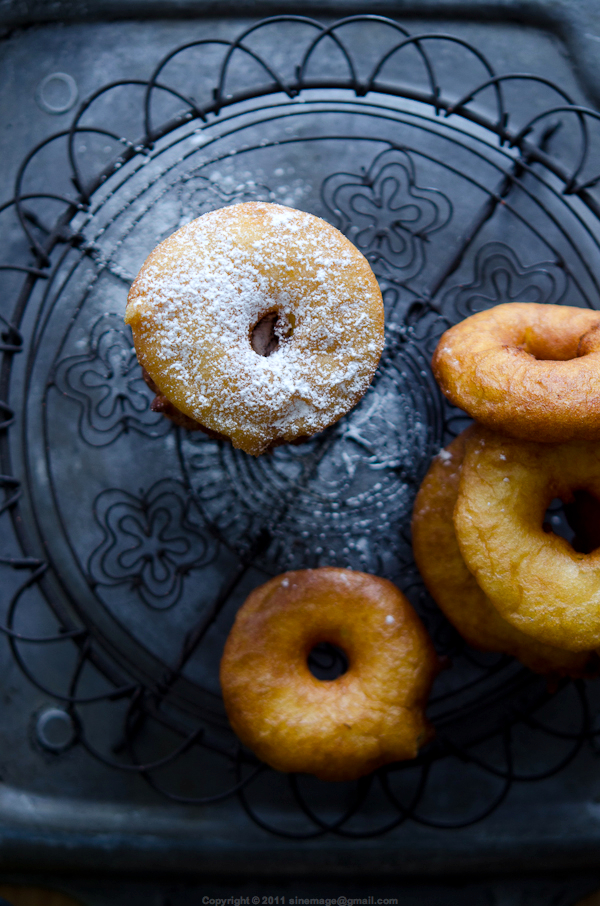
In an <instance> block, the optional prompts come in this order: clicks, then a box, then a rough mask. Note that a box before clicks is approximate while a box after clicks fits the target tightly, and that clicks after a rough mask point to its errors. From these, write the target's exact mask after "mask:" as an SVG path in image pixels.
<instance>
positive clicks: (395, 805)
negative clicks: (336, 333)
mask: <svg viewBox="0 0 600 906" xmlns="http://www.w3.org/2000/svg"><path fill="white" fill-rule="evenodd" d="M143 7H144V8H143V11H142V7H141V5H139V4H136V3H129V4H123V5H120V6H119V7H118V9H117V7H115V6H114V5H113V4H110V3H98V4H97V5H95V6H94V7H92V8H90V7H86V9H85V10H84V9H83V7H81V6H78V5H77V4H66V3H65V4H62V5H60V7H54V6H53V8H52V12H50V11H49V10H48V9H47V8H46V6H45V5H44V4H33V3H32V4H29V6H27V7H25V8H24V7H22V6H21V5H19V6H17V5H14V4H10V3H4V4H0V24H1V25H3V26H4V28H5V30H6V31H5V37H4V54H3V56H2V59H1V60H0V79H1V80H2V83H3V85H4V91H3V93H2V98H1V99H0V103H2V105H3V112H2V118H1V122H2V124H3V125H2V127H1V133H0V134H1V135H2V154H3V161H4V167H3V174H2V185H3V190H2V196H1V199H2V201H6V202H7V204H6V206H5V207H4V208H3V209H2V211H1V212H0V213H1V214H2V218H3V220H2V223H3V255H2V258H1V260H0V265H1V266H2V270H0V278H1V281H2V295H1V297H0V306H1V308H0V316H1V317H2V319H3V333H2V344H3V345H2V349H3V356H4V360H3V366H2V372H1V377H0V410H1V415H2V419H1V424H0V455H1V456H2V466H1V472H2V475H1V476H0V487H1V488H2V489H3V492H4V502H3V504H2V505H1V506H0V558H1V559H0V570H1V576H2V579H1V582H2V585H1V588H2V596H1V597H2V602H1V606H2V620H1V622H2V627H3V630H2V631H3V634H4V636H5V640H4V642H3V644H4V654H3V657H2V660H1V669H2V688H3V690H4V693H3V694H4V697H3V720H2V722H1V726H0V739H1V741H2V745H1V749H2V752H3V754H2V759H1V762H2V783H1V784H0V820H1V824H2V831H1V834H2V837H1V839H2V846H1V848H0V865H2V867H3V868H4V869H6V870H11V871H16V870H17V869H29V868H32V867H35V868H36V869H44V868H45V869H52V870H67V869H72V868H75V867H76V868H77V869H79V870H93V869H94V867H95V866H96V865H97V863H98V859H99V858H101V859H107V858H108V857H109V856H110V863H111V867H112V868H113V869H115V870H121V871H134V872H136V871H137V872H139V871H144V872H147V871H150V872H152V871H157V870H160V871H163V872H175V871H177V872H181V871H189V872H193V871H199V870H200V871H205V872H207V873H213V874H214V873H218V872H222V873H223V872H226V873H227V874H229V875H235V874H239V875H244V874H246V875H247V874H248V873H250V872H253V873H255V874H269V875H270V876H272V877H281V878H285V877H292V876H294V875H298V874H301V873H302V872H304V871H307V870H308V869H310V870H311V871H313V872H315V871H316V872H318V871H320V872H322V873H327V874H329V875H330V876H332V875H336V874H339V875H340V876H341V875H344V876H345V877H346V878H347V877H352V876H354V877H359V876H365V875H367V874H374V875H375V874H376V875H377V876H378V877H379V878H380V879H382V878H386V877H390V878H391V877H397V876H398V875H399V874H404V875H410V874H418V873H425V872H426V873H438V874H442V873H446V874H450V873H453V872H454V873H455V872H465V871H470V872H476V871H481V870H486V871H495V870H500V869H502V870H506V869H511V870H524V869H527V870H530V871H531V870H535V869H541V868H547V867H552V868H553V869H560V868H570V869H574V868H580V869H584V868H586V869H592V868H594V867H595V860H596V853H597V848H598V842H599V839H600V824H599V818H600V812H599V810H598V805H597V803H596V797H597V796H598V794H599V792H600V790H599V781H598V779H597V775H598V771H597V752H596V734H597V732H598V730H599V729H600V728H598V727H597V725H596V723H595V720H596V717H595V715H596V710H595V709H596V706H597V703H596V698H597V691H596V688H595V684H594V683H583V682H577V683H563V684H559V686H558V687H557V688H553V689H550V690H549V689H548V687H547V684H546V682H545V681H544V680H542V679H540V678H539V677H535V676H533V675H532V674H530V673H528V671H526V670H525V669H524V668H522V667H521V666H520V665H519V664H517V663H516V662H514V661H512V660H510V659H509V658H505V657H501V656H492V655H482V654H481V653H478V652H475V651H472V650H470V649H468V647H467V646H466V645H465V644H464V642H463V641H462V640H461V639H460V638H459V637H458V636H457V634H456V633H455V632H454V630H453V629H452V628H451V627H450V626H449V625H448V624H447V623H446V621H445V620H444V618H443V617H442V615H441V614H440V613H439V611H438V610H437V608H436V607H435V605H434V604H433V602H432V601H431V600H430V599H429V598H428V596H427V594H426V592H425V590H424V588H423V586H422V583H421V580H420V577H419V575H418V572H417V571H416V568H415V566H414V563H413V561H412V553H411V546H410V535H409V525H410V512H411V508H412V502H413V500H414V495H415V493H416V490H417V488H418V486H419V483H420V481H421V479H422V477H423V475H424V474H425V471H426V469H427V467H428V464H429V462H430V460H431V457H432V456H433V455H435V454H436V453H437V451H438V450H439V449H440V447H441V446H442V445H444V444H445V443H446V442H448V440H449V439H450V438H451V437H452V436H454V435H455V434H456V433H457V432H458V431H459V430H460V429H461V427H462V426H463V425H464V424H465V423H466V421H465V418H464V416H463V415H462V414H461V413H460V412H459V411H458V410H454V409H451V408H450V407H449V406H448V405H447V404H446V403H445V401H444V400H443V398H442V396H441V394H440V392H439V390H438V388H437V387H436V384H435V382H434V380H433V378H432V375H431V372H430V368H429V360H430V356H431V352H432V349H433V348H434V347H435V343H436V341H437V338H438V337H439V335H440V333H441V331H442V330H444V329H445V327H446V326H448V324H450V323H453V322H454V321H456V320H458V319H460V318H462V317H465V316H466V315H467V314H469V313H471V312H472V311H475V310H478V309H480V308H482V307H487V306H489V305H492V304H495V303H496V302H498V301H501V300H504V299H505V298H510V299H519V300H523V301H544V302H557V303H561V302H564V303H567V304H574V305H583V306H590V307H594V308H596V307H599V306H600V298H599V294H598V284H599V280H600V256H599V255H598V238H599V235H600V222H599V221H598V214H599V211H600V207H599V204H600V198H599V195H598V190H597V185H596V178H597V176H598V172H597V168H598V159H599V158H598V155H597V148H598V139H599V135H598V131H599V130H598V121H597V118H596V116H595V114H594V113H593V111H591V112H583V111H584V107H588V106H589V105H590V103H593V102H594V100H595V99H596V97H597V96H598V95H597V92H598V85H599V84H600V82H599V81H598V80H597V78H596V66H597V64H596V55H595V53H594V52H593V50H594V49H595V45H594V43H593V42H594V40H595V41H598V40H600V36H599V35H597V34H596V31H598V30H600V26H599V28H598V29H597V28H596V26H597V25H599V24H598V23H596V22H595V19H596V18H597V13H596V12H595V10H594V9H593V5H592V4H587V5H586V4H582V5H575V4H568V3H566V2H563V3H560V4H546V3H541V2H540V3H538V4H528V5H527V6H526V7H525V6H523V5H522V4H518V3H513V4H511V3H507V4H503V5H493V6H491V5H489V4H483V3H472V4H466V5H465V4H460V7H459V6H457V5H455V4H451V3H443V2H438V3H422V4H420V5H415V6H413V7H411V8H410V10H407V9H403V16H402V18H399V17H396V18H395V19H393V20H391V21H390V20H384V19H383V18H382V17H381V16H379V15H376V14H370V15H368V16H365V15H362V16H359V17H357V18H355V17H354V14H355V13H356V12H357V11H356V10H355V9H353V8H351V7H350V6H346V7H344V9H343V10H341V9H340V8H336V10H334V9H333V8H322V9H321V15H323V16H325V17H326V18H325V19H324V20H323V22H320V23H319V22H316V21H314V20H310V21H309V17H310V14H311V11H310V10H309V9H308V8H305V9H304V11H303V14H302V15H300V14H298V12H297V11H296V10H294V9H292V7H290V8H286V7H285V5H283V4H279V5H278V6H277V7H276V8H275V7H271V6H270V5H269V4H262V5H261V7H260V10H259V12H260V13H261V14H265V15H267V14H269V13H273V18H272V19H270V20H269V21H267V22H263V23H262V24H259V23H258V20H250V19H242V18H241V12H242V10H241V8H239V7H237V8H235V9H233V8H231V9H228V8H224V9H223V10H219V11H218V12H219V15H220V16H221V18H216V17H214V18H200V17H199V16H197V15H195V14H196V13H197V12H198V10H197V7H196V5H195V4H192V3H189V4H178V5H177V14H178V18H176V17H175V16H174V15H172V14H173V13H174V9H175V8H174V6H173V5H169V4H155V5H152V4H150V5H149V4H144V5H143ZM394 11H395V7H394V5H393V4H389V5H387V6H385V5H380V6H379V7H378V10H377V13H379V12H386V13H388V14H390V13H392V12H394ZM204 12H206V9H205V10H204ZM334 12H336V16H337V18H339V16H340V15H341V14H342V13H346V14H349V15H350V18H349V19H348V20H346V21H344V22H342V23H341V24H340V23H338V24H337V25H334V22H335V17H334V16H333V13H334ZM226 13H231V14H232V15H231V16H229V17H228V16H227V15H226ZM233 13H238V15H237V16H234V15H233ZM408 13H411V15H410V16H408ZM117 15H118V17H119V19H120V21H107V20H108V19H112V18H114V17H116V16H117ZM357 15H358V14H357ZM509 15H510V17H512V18H518V19H520V21H519V23H518V24H516V23H515V22H514V21H511V19H509ZM151 16H154V17H156V18H151ZM91 20H93V21H91ZM25 26H27V27H25ZM594 29H596V31H595V30H594ZM590 48H592V50H590ZM575 57H576V59H575ZM251 199H260V200H273V201H278V202H280V203H284V204H288V205H292V206H296V207H299V208H301V209H303V210H308V211H311V212H313V213H315V214H318V215H319V216H322V217H324V218H325V219H328V220H330V221H331V222H332V223H334V224H335V225H336V226H338V227H339V228H340V229H342V230H343V231H344V232H346V234H347V235H348V236H349V237H350V238H351V239H352V240H353V241H354V242H356V244H357V245H358V246H359V247H360V248H361V249H362V250H363V252H364V253H365V254H366V255H367V257H369V259H370V261H371V263H372V266H373V268H374V270H375V273H376V274H377V277H378V279H379V280H380V283H381V287H382V290H383V294H384V301H385V305H386V312H387V340H386V349H385V352H384V356H383V359H382V364H381V367H380V369H379V371H378V374H377V377H376V379H375V381H374V384H373V387H372V389H371V390H370V391H369V392H368V393H367V394H366V396H365V398H364V400H363V401H362V403H361V404H360V405H359V406H358V407H357V408H356V409H355V410H354V411H353V412H352V413H351V414H350V415H348V416H347V417H345V418H344V419H342V420H341V421H340V423H339V424H338V425H336V426H334V427H332V428H331V429H329V430H328V431H326V432H324V433H323V434H322V435H319V436H318V437H317V438H314V439H313V440H312V441H310V442H309V443H307V444H305V445H303V446H302V447H298V448H280V449H278V450H276V451H275V452H274V453H273V454H271V455H268V456H264V457H262V458H260V459H259V460H254V459H252V458H250V457H248V456H246V455H245V454H243V453H240V452H239V451H234V450H233V449H232V448H230V447H229V446H227V445H222V444H220V443H219V442H215V441H213V440H210V439H209V438H206V437H204V436H198V435H191V434H187V433H186V432H183V431H180V430H179V429H175V428H173V427H171V426H170V425H169V424H168V423H167V422H165V421H163V420H161V418H160V417H158V416H157V415H156V413H153V412H152V411H151V410H150V409H149V402H150V397H149V394H148V393H147V391H146V389H145V387H144V385H143V381H142V380H141V375H140V371H139V367H138V365H137V362H136V360H135V356H134V355H133V352H132V349H131V341H130V337H129V336H128V334H127V331H126V329H125V327H124V325H123V323H122V313H123V310H124V304H125V298H126V295H127V290H128V286H129V284H130V282H131V280H132V279H133V277H134V276H135V274H136V272H137V269H138V268H139V266H140V265H141V263H142V262H143V260H144V258H145V257H146V255H147V254H148V252H149V251H150V250H151V249H152V248H153V247H154V246H155V245H156V244H157V243H158V242H159V241H160V240H161V239H163V238H164V237H165V236H166V235H168V234H169V233H170V232H172V231H173V230H174V229H176V228H177V227H178V226H179V225H181V224H182V223H184V222H186V221H187V220H189V219H191V218H192V217H195V216H199V214H201V213H203V212H204V211H206V210H209V209H211V208H214V207H220V206H222V205H224V204H231V203H235V202H236V201H242V200H251ZM551 518H552V519H553V520H554V523H553V524H554V525H555V527H556V530H557V531H559V530H560V531H564V530H565V527H564V524H563V517H562V514H561V512H560V509H559V508H556V510H555V511H554V512H553V514H551ZM318 565H340V566H348V567H350V568H354V569H361V570H365V571H368V572H373V573H376V574H380V575H385V576H387V577H388V578H390V579H392V580H393V581H395V582H396V583H397V584H398V585H399V586H400V587H401V588H402V589H403V590H404V591H405V592H406V594H407V595H408V596H409V598H410V599H411V600H412V602H413V603H414V605H415V606H416V607H417V609H418V610H419V612H420V614H421V616H422V617H423V619H424V621H425V623H426V625H427V627H428V628H429V630H430V632H431V634H432V637H433V639H434V642H435V644H436V647H437V649H438V651H439V652H440V653H441V654H443V655H446V656H448V657H449V658H450V660H451V661H452V665H453V666H452V669H450V670H447V671H445V672H444V673H443V674H441V675H440V678H439V680H438V681H437V683H436V687H435V689H434V695H433V698H432V702H431V706H430V715H431V719H432V720H433V722H434V724H435V725H436V728H437V737H436V741H435V742H434V743H433V744H431V745H430V746H429V747H428V748H427V749H426V750H424V752H423V753H422V754H421V755H420V757H419V758H418V759H417V760H416V761H415V762H414V763H409V764H404V765H397V766H393V767H391V768H387V769H382V770H381V771H380V772H378V773H377V774H376V775H375V776H374V777H372V778H367V779H366V780H364V781H360V782H358V783H357V784H348V785H346V784H322V783H317V782H316V781H314V780H311V779H307V778H287V777H283V776H281V775H277V774H276V773H275V772H272V771H266V770H264V769H263V768H262V767H261V766H260V765H258V764H257V763H256V762H255V760H254V759H253V757H252V755H251V753H248V752H245V751H244V750H242V749H241V748H240V747H239V745H238V743H237V741H236V739H235V737H234V736H233V734H232V733H231V731H230V730H229V728H228V725H227V721H226V718H225V715H224V711H223V708H222V703H221V701H220V696H219V688H218V682H217V666H218V661H219V657H220V652H221V649H222V646H223V643H224V639H225V637H226V634H227V632H228V629H229V627H230V625H231V622H232V620H233V617H234V615H235V612H236V609H237V607H238V606H239V605H240V604H241V602H242V601H243V600H244V598H245V596H246V595H247V594H248V592H249V591H250V590H251V589H252V588H253V587H255V586H256V585H258V584H260V583H261V582H263V581H265V579H266V578H268V577H269V576H270V575H273V574H277V573H279V572H281V571H283V570H285V569H289V568H303V567H307V566H318ZM523 815H526V819H525V820H523Z"/></svg>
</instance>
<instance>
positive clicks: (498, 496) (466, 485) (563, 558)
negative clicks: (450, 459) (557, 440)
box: [454, 427, 600, 651]
mask: <svg viewBox="0 0 600 906" xmlns="http://www.w3.org/2000/svg"><path fill="white" fill-rule="evenodd" d="M577 490H584V491H587V492H588V493H590V494H591V495H592V496H593V497H595V498H596V499H600V448H599V447H598V445H597V444H593V443H585V442H582V441H580V442H575V441H572V442H571V443H568V444H560V445H547V444H535V443H532V442H530V441H517V440H514V439H512V438H507V437H503V436H501V435H498V434H496V433H495V432H492V431H490V430H488V429H485V428H483V427H477V428H475V429H474V430H473V432H472V434H471V435H470V437H469V439H468V440H467V446H466V453H465V458H464V461H463V467H462V471H461V478H460V488H459V495H458V500H457V503H456V507H455V510H454V526H455V529H456V535H457V538H458V543H459V546H460V551H461V554H462V556H463V558H464V560H465V563H466V565H467V567H468V568H469V570H470V571H471V572H472V573H473V575H474V576H475V578H476V580H477V582H478V584H479V585H480V587H481V588H482V589H483V591H484V592H485V594H486V595H487V596H488V597H489V598H490V600H491V601H492V603H493V605H494V607H495V608H496V610H497V611H498V612H499V613H500V615H501V616H502V617H503V618H504V619H505V620H507V622H509V623H511V625H512V626H515V627H516V628H517V629H520V630H521V631H522V632H524V633H526V634H527V635H532V636H534V637H535V638H538V639H540V640H541V641H543V642H546V643H547V644H548V645H555V646H556V647H558V648H564V649H566V650H568V651H591V650H592V649H595V648H597V647H598V646H599V645H600V548H598V549H596V550H594V551H593V552H592V553H590V554H583V553H578V552H577V551H575V550H574V549H573V547H572V546H571V545H570V544H569V543H568V541H566V540H565V539H564V538H561V537H559V536H558V535H555V534H554V533H552V532H545V531H544V529H543V527H542V526H543V522H544V515H545V513H546V510H547V508H548V505H549V504H550V502H551V501H552V500H553V499H554V498H556V497H558V498H560V499H561V500H562V501H563V502H569V501H570V500H572V498H573V492H574V491H577Z"/></svg>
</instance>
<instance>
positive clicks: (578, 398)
mask: <svg viewBox="0 0 600 906" xmlns="http://www.w3.org/2000/svg"><path fill="white" fill-rule="evenodd" d="M432 364H433V370H434V374H435V376H436V379H437V380H438V383H439V384H440V386H441V388H442V390H443V392H444V393H445V395H446V396H447V397H448V398H449V399H450V400H451V402H452V403H454V404H455V405H457V406H459V407H460V408H462V409H464V410H465V411H466V412H467V413H468V414H469V415H471V416H473V418H474V419H476V422H477V423H476V424H475V425H473V426H471V427H470V428H469V429H467V431H465V432H463V433H462V434H461V435H460V436H459V437H457V438H456V440H454V441H453V443H451V444H450V446H449V447H448V448H447V449H446V450H442V451H441V452H440V454H439V455H438V456H437V457H436V459H435V460H434V462H433V464H432V466H431V468H430V469H429V472H428V474H427V476H426V477H425V480H424V482H423V484H422V486H421V489H420V491H419V494H418V496H417V500H416V504H415V509H414V514H413V526H412V528H413V547H414V552H415V558H416V561H417V565H418V566H419V569H420V570H421V573H422V575H423V578H424V580H425V583H426V585H427V587H428V588H429V590H430V592H431V594H432V596H433V597H434V599H435V600H436V601H437V603H438V604H439V606H440V607H441V609H442V610H443V611H444V613H445V614H446V616H447V617H448V619H449V620H450V621H451V622H452V623H453V625H454V626H455V627H456V628H457V629H458V631H459V632H460V633H461V634H462V635H463V636H464V637H465V638H466V640H467V641H468V642H469V643H470V644H471V645H473V646H475V647H478V648H480V649H483V650H489V651H501V652H504V653H507V654H510V655H513V656H515V657H517V658H519V659H520V660H521V661H522V662H523V663H524V664H526V665H527V666H528V667H530V668H531V669H532V670H534V671H536V672H538V673H544V674H558V675H562V676H583V675H589V674H590V673H592V672H594V671H596V669H597V667H596V664H597V662H598V658H597V656H596V654H595V650H596V649H597V648H599V647H600V448H599V447H598V445H597V441H598V440H599V439H600V312H595V311H588V310H584V309H579V308H570V307H566V306H555V305H537V304H521V303H514V302H513V303H508V304H505V305H499V306H497V307H496V308H493V309H491V310H489V311H485V312H480V313H478V314H476V315H473V316H472V317H470V318H467V319H466V320H465V321H463V322H461V323H460V324H457V325H456V326H455V327H453V328H451V329H450V330H448V331H447V332H446V333H445V334H444V335H443V336H442V338H441V340H440V342H439V344H438V347H437V349H436V352H435V354H434V357H433V363H432ZM557 498H558V499H559V500H561V501H562V503H563V505H564V508H565V512H566V513H567V518H568V521H569V522H570V524H571V527H572V528H573V529H574V532H575V535H574V538H573V543H572V544H571V543H569V542H568V541H566V540H565V539H564V538H562V537H560V536H559V535H556V534H554V532H553V531H552V530H551V528H550V526H549V525H548V524H547V523H546V522H545V514H546V511H547V509H548V506H549V505H550V503H551V502H552V501H553V500H555V499H557Z"/></svg>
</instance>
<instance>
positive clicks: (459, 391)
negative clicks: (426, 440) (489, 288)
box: [432, 302, 600, 443]
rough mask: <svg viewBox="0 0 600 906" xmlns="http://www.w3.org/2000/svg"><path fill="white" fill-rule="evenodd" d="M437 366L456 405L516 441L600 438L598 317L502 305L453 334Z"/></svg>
mask: <svg viewBox="0 0 600 906" xmlns="http://www.w3.org/2000/svg"><path fill="white" fill-rule="evenodd" d="M432 367H433V371H434V374H435V377H436V380H437V381H438V383H439V385H440V387H441V388H442V390H443V392H444V393H445V395H446V396H447V397H448V399H449V400H451V402H452V403H454V405H456V406H460V408H461V409H464V410H465V411H466V412H468V413H469V415H471V416H473V418H475V419H476V420H477V421H479V422H481V423H482V424H484V425H487V426H488V427H490V428H493V429H494V430H497V431H500V432H503V433H505V434H507V435H508V436H510V437H519V438H523V439H526V440H533V441H536V442H538V443H555V442H556V443H558V442H563V441H566V440H572V439H583V440H598V439H600V312H597V311H589V310H587V309H583V308H572V307H568V306H563V305H540V304H534V303H518V302H510V303H507V304H504V305H497V306H496V307H495V308H492V309H490V310H488V311H483V312H479V313H478V314H475V315H472V316H471V317H470V318H467V319H466V320H464V321H461V323H460V324H456V325H455V326H454V327H452V328H450V330H447V331H446V333H444V334H443V336H442V338H441V339H440V342H439V344H438V347H437V349H436V351H435V353H434V356H433V361H432Z"/></svg>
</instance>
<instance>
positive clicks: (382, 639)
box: [221, 568, 438, 780]
mask: <svg viewBox="0 0 600 906" xmlns="http://www.w3.org/2000/svg"><path fill="white" fill-rule="evenodd" d="M322 642H329V643H330V644H332V645H336V646H338V647H339V648H340V649H342V651H344V653H345V654H346V656H347V658H348V664H349V666H348V670H347V672H346V673H344V674H342V675H341V676H339V677H338V678H337V679H334V680H319V679H317V678H316V677H315V676H313V674H312V673H311V672H310V669H309V667H308V663H307V659H308V655H309V653H310V652H311V651H312V649H313V648H314V647H315V645H317V644H319V643H322ZM437 671H438V659H437V656H436V654H435V651H434V649H433V646H432V644H431V641H430V639H429V636H428V635H427V633H426V631H425V629H424V628H423V625H422V624H421V621H420V620H419V618H418V617H417V615H416V613H415V611H414V610H413V608H412V607H411V605H410V604H409V603H408V601H407V600H406V598H405V597H404V595H403V594H402V593H401V592H400V591H398V589H397V588H396V587H395V586H394V585H392V583H391V582H388V581H387V580H386V579H380V578H377V577H376V576H370V575H367V574H366V573H358V572H351V571H349V570H345V569H334V568H322V569H307V570H299V571H297V572H288V573H283V574H282V575H280V576H277V577H276V578H275V579H271V581H270V582H267V583H266V585H262V586H261V587H260V588H257V589H255V591H253V592H252V594H251V595H250V596H249V598H248V599H247V600H246V602H245V603H244V605H243V606H242V608H241V609H240V611H239V612H238V614H237V617H236V620H235V623H234V626H233V629H232V630H231V633H230V635H229V638H228V639H227V643H226V645H225V651H224V654H223V659H222V661H221V688H222V690H223V700H224V702H225V708H226V711H227V715H228V717H229V720H230V722H231V725H232V727H233V729H234V730H235V732H236V733H237V735H238V736H239V738H240V739H241V740H242V742H243V743H245V745H247V746H248V747H249V748H250V749H252V751H253V752H255V753H256V755H258V757H259V758H261V759H262V760H263V761H266V762H267V764H270V765H271V766H272V767H274V768H277V770H279V771H300V772H304V773H309V774H315V775H316V776H317V777H320V778H321V779H322V780H354V779H356V778H357V777H361V776H362V775H363V774H367V773H368V772H369V771H373V770H374V769H375V768H378V767H380V766H381V765H383V764H387V763H388V762H392V761H399V760H403V759H409V758H414V757H415V755H416V754H417V750H418V748H419V746H421V745H423V743H424V742H426V741H427V740H428V739H429V738H430V736H431V735H432V729H431V727H430V725H429V724H428V722H427V720H426V718H425V716H424V713H423V708H424V706H425V702H426V700H427V697H428V695H429V690H430V687H431V684H432V682H433V679H434V677H435V675H436V673H437Z"/></svg>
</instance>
